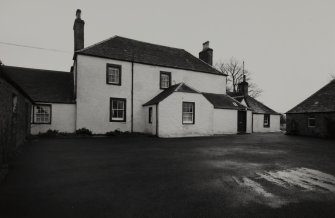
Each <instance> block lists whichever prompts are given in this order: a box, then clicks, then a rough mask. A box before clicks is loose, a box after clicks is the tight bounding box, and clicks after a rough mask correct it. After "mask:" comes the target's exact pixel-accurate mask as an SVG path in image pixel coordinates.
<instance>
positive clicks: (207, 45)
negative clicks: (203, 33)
mask: <svg viewBox="0 0 335 218" xmlns="http://www.w3.org/2000/svg"><path fill="white" fill-rule="evenodd" d="M208 48H209V41H207V42H204V43H202V50H203V51H204V50H206V49H208Z"/></svg>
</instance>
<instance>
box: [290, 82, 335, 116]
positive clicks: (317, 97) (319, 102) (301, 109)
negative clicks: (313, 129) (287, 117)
mask: <svg viewBox="0 0 335 218" xmlns="http://www.w3.org/2000/svg"><path fill="white" fill-rule="evenodd" d="M314 112H335V80H332V81H331V82H330V83H328V84H327V85H325V86H324V87H322V88H321V89H320V90H319V91H317V92H316V93H314V94H313V95H311V96H310V97H308V98H307V99H306V100H304V101H303V102H301V103H300V104H298V105H297V106H295V107H294V108H292V109H291V110H289V111H288V112H286V113H287V114H292V113H314Z"/></svg>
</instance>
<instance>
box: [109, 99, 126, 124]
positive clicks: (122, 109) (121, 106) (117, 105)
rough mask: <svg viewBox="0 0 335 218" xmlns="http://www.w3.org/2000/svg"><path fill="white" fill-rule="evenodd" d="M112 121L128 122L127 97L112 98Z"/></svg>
mask: <svg viewBox="0 0 335 218" xmlns="http://www.w3.org/2000/svg"><path fill="white" fill-rule="evenodd" d="M110 121H111V122H126V99H125V98H110Z"/></svg>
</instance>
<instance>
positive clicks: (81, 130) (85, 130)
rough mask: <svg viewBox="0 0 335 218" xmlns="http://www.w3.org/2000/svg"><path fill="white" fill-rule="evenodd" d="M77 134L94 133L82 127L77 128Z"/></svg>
mask: <svg viewBox="0 0 335 218" xmlns="http://www.w3.org/2000/svg"><path fill="white" fill-rule="evenodd" d="M76 134H79V135H92V131H91V130H89V129H87V128H85V127H84V128H81V129H77V130H76Z"/></svg>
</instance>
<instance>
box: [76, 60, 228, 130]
mask: <svg viewBox="0 0 335 218" xmlns="http://www.w3.org/2000/svg"><path fill="white" fill-rule="evenodd" d="M107 63H110V64H117V65H121V66H122V83H121V86H116V85H108V84H106V64H107ZM160 71H168V72H171V81H172V84H175V83H180V82H184V83H186V84H187V85H189V86H191V87H193V88H195V89H197V90H199V91H201V92H211V93H221V94H224V93H225V92H226V77H225V76H221V75H213V74H208V73H201V72H194V71H187V70H180V69H173V68H167V67H158V66H151V65H144V64H136V63H135V64H134V131H135V132H144V131H145V128H146V119H145V116H144V114H145V112H146V111H145V108H144V107H143V104H145V103H146V102H148V101H149V100H150V99H152V98H153V97H155V96H156V95H158V94H159V93H160V92H161V91H162V90H161V89H160V87H159V79H160ZM110 97H117V98H126V99H127V121H126V122H124V123H121V122H109V115H110V114H109V98H110ZM77 106H78V107H77V128H82V127H86V128H88V129H90V130H92V131H93V132H94V133H105V132H108V131H113V130H115V129H119V130H121V131H130V130H131V120H130V119H131V63H130V62H125V61H117V60H111V59H106V58H97V57H91V56H84V55H78V56H77Z"/></svg>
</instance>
